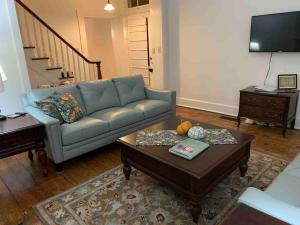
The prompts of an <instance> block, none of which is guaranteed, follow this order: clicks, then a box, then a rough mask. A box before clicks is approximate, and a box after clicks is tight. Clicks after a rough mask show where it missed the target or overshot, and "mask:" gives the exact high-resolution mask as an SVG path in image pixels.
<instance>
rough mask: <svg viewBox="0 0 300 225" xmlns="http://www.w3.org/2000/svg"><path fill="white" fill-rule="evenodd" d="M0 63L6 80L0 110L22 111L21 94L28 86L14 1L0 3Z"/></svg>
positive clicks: (9, 111)
mask: <svg viewBox="0 0 300 225" xmlns="http://www.w3.org/2000/svg"><path fill="white" fill-rule="evenodd" d="M0 63H1V65H2V67H3V70H4V72H5V74H6V76H7V78H8V81H7V82H5V84H4V86H5V92H3V93H0V109H1V110H2V112H3V114H10V113H13V112H16V111H22V110H23V106H22V102H21V94H22V93H24V92H25V91H26V90H27V89H29V87H30V84H29V80H28V74H27V68H26V62H25V56H24V53H23V46H22V40H21V35H20V32H19V28H18V21H17V15H16V11H15V6H14V0H3V1H1V2H0Z"/></svg>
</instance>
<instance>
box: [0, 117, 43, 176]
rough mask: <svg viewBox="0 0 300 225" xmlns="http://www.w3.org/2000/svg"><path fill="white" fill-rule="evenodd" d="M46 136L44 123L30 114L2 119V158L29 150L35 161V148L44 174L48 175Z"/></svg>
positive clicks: (0, 152)
mask: <svg viewBox="0 0 300 225" xmlns="http://www.w3.org/2000/svg"><path fill="white" fill-rule="evenodd" d="M44 138H45V128H44V125H43V124H42V123H40V122H39V121H38V120H36V119H34V118H33V117H31V116H29V115H25V116H21V117H18V118H15V119H7V120H4V121H0V159H1V158H5V157H9V156H13V155H16V154H19V153H22V152H26V151H27V152H28V157H29V159H30V160H31V161H33V153H32V150H35V151H36V153H37V155H38V159H39V161H40V162H41V164H42V168H43V174H44V175H45V176H47V175H48V168H47V161H48V159H47V154H46V151H45V148H44V147H45V145H44Z"/></svg>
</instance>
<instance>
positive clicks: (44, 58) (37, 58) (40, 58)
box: [31, 57, 50, 60]
mask: <svg viewBox="0 0 300 225" xmlns="http://www.w3.org/2000/svg"><path fill="white" fill-rule="evenodd" d="M31 59H32V60H48V59H50V58H49V57H36V58H31Z"/></svg>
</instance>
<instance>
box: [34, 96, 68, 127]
mask: <svg viewBox="0 0 300 225" xmlns="http://www.w3.org/2000/svg"><path fill="white" fill-rule="evenodd" d="M35 104H36V105H37V106H38V107H39V109H40V110H42V111H43V112H44V113H45V114H46V115H48V116H51V117H53V118H55V119H58V120H59V123H60V124H62V123H64V122H65V121H64V119H63V118H62V117H61V115H60V112H59V111H58V109H57V107H56V105H55V103H54V102H53V100H52V99H51V98H50V97H48V98H46V99H43V100H41V101H36V102H35Z"/></svg>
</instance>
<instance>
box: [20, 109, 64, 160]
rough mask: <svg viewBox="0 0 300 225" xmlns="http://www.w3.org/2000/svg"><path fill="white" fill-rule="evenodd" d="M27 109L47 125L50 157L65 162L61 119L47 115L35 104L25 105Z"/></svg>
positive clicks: (47, 147)
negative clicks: (34, 105)
mask: <svg viewBox="0 0 300 225" xmlns="http://www.w3.org/2000/svg"><path fill="white" fill-rule="evenodd" d="M25 111H26V112H27V113H28V114H29V115H31V116H32V117H34V118H35V119H37V120H38V121H40V122H41V123H43V124H44V125H45V130H46V140H45V144H46V150H47V154H48V157H50V158H52V159H53V161H54V162H55V163H60V162H63V151H62V141H61V127H60V123H59V120H58V119H55V118H53V117H50V116H48V115H46V114H45V113H43V112H42V111H41V110H40V109H38V108H35V107H33V106H25Z"/></svg>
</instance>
